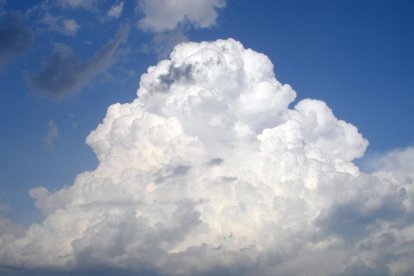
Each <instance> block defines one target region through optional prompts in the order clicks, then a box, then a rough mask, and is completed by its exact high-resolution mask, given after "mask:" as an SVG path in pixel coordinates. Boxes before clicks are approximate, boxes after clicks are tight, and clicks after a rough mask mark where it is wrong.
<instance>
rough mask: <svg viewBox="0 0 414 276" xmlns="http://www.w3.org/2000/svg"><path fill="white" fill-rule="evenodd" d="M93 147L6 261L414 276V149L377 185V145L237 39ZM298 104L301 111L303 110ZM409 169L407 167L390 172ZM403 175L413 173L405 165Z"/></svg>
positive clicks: (150, 82) (214, 46)
mask: <svg viewBox="0 0 414 276" xmlns="http://www.w3.org/2000/svg"><path fill="white" fill-rule="evenodd" d="M137 95H138V97H137V98H136V99H135V100H134V101H133V102H131V103H126V104H114V105H112V106H110V107H109V109H108V112H107V114H106V117H105V119H104V120H103V122H102V123H101V124H100V125H99V126H98V127H97V128H96V130H94V131H93V132H92V133H91V134H90V135H89V136H88V137H87V139H86V141H87V143H88V144H89V145H90V146H91V147H92V149H93V150H94V152H95V153H96V156H97V158H98V160H99V165H98V167H97V168H96V169H95V170H94V171H89V172H84V173H82V174H80V175H78V177H77V178H76V180H75V182H74V184H73V185H72V186H69V187H65V188H62V189H60V190H58V191H55V192H51V191H48V190H47V189H46V188H45V187H38V188H35V189H32V190H31V191H30V195H31V197H33V198H34V199H35V204H36V206H37V208H39V210H41V211H42V213H43V214H44V215H45V219H44V220H43V222H41V223H36V224H32V225H30V226H29V227H28V228H27V229H26V232H25V233H24V234H22V235H17V234H14V233H10V232H7V233H5V234H2V235H0V263H2V264H3V265H6V266H8V267H17V268H25V269H28V270H30V271H36V270H42V271H44V270H53V271H55V272H56V271H62V272H66V271H82V270H83V271H89V270H91V269H94V268H95V269H96V268H105V269H106V268H110V269H111V270H110V271H113V273H114V274H115V273H120V272H124V273H126V272H130V273H134V274H138V275H200V274H201V275H217V274H219V275H305V274H306V275H342V274H348V275H353V274H355V275H361V274H364V275H369V274H375V275H378V274H381V273H382V274H395V275H408V274H413V273H414V265H413V263H412V258H413V251H412V248H413V246H414V235H413V227H414V224H413V222H414V220H413V218H414V204H413V203H414V202H413V199H414V189H413V185H412V183H413V173H412V172H413V171H414V162H409V163H408V164H407V163H406V162H407V160H408V161H410V160H412V158H413V155H414V153H413V152H414V151H413V150H412V149H406V150H404V151H400V152H395V153H393V154H391V155H389V156H386V157H384V158H385V159H384V161H382V163H381V164H384V165H381V166H378V170H377V171H375V172H374V173H372V174H367V173H363V172H361V171H360V170H359V169H358V167H357V166H356V165H355V164H354V163H353V160H355V159H356V158H358V157H361V156H363V154H364V152H365V149H366V147H367V145H368V142H367V141H366V140H365V139H364V138H363V137H362V135H361V134H360V133H359V132H358V130H357V128H356V127H355V126H353V125H352V124H350V123H347V122H345V121H343V120H340V119H338V118H336V117H335V115H334V113H333V112H332V110H331V109H330V108H329V107H328V106H327V105H326V104H325V103H324V102H323V101H319V100H311V99H304V100H301V101H299V102H297V103H294V101H295V98H296V92H295V91H294V90H293V89H292V88H291V87H290V86H289V85H287V84H281V83H280V82H279V81H278V80H277V79H276V78H275V75H274V72H273V65H272V63H271V61H270V60H269V59H268V58H267V57H266V56H265V55H263V54H260V53H257V52H255V51H253V50H251V49H245V48H244V47H243V45H242V44H241V43H239V42H236V41H234V40H232V39H229V40H218V41H215V42H201V43H183V44H180V45H178V46H177V47H176V48H175V49H174V51H173V52H172V54H171V56H170V58H169V59H166V60H162V61H161V62H159V63H158V64H157V65H156V66H152V67H150V68H148V71H147V73H145V74H144V75H143V76H142V77H141V81H140V87H139V89H138V92H137ZM291 105H292V106H291ZM394 162H397V164H400V163H401V164H404V166H401V167H400V166H398V168H395V167H392V166H390V165H389V164H391V163H394ZM398 162H399V163H398Z"/></svg>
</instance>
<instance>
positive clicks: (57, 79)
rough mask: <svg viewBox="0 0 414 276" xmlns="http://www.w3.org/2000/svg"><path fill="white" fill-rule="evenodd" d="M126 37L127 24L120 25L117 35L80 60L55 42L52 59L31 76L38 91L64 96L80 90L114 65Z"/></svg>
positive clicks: (40, 93)
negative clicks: (92, 54)
mask: <svg viewBox="0 0 414 276" xmlns="http://www.w3.org/2000/svg"><path fill="white" fill-rule="evenodd" d="M127 37H128V27H127V26H122V27H120V28H119V30H118V32H117V34H116V36H115V38H114V39H111V40H110V41H109V42H108V43H107V44H105V45H104V46H103V47H102V48H101V49H100V50H99V51H97V53H96V54H95V55H94V56H93V57H92V58H90V59H89V60H81V59H80V58H79V57H78V56H76V55H75V53H74V52H73V50H72V49H71V48H69V47H68V46H66V45H63V44H56V46H55V51H54V53H53V54H52V56H51V58H50V59H49V60H48V61H47V62H45V64H44V65H43V67H42V69H41V71H40V72H39V73H37V74H36V75H35V76H34V77H33V79H32V83H33V85H34V87H35V89H36V90H37V92H38V94H39V95H44V96H49V97H51V98H54V99H62V98H64V97H66V96H69V95H73V94H75V93H77V92H79V90H80V89H81V88H82V87H83V86H84V85H85V84H86V83H87V82H88V81H90V80H91V79H92V78H94V77H95V76H97V75H99V74H100V73H102V72H104V71H105V70H106V69H108V68H109V67H110V66H111V65H113V63H114V62H115V61H116V53H117V50H118V49H119V47H120V46H121V45H122V44H123V43H125V41H126V39H127Z"/></svg>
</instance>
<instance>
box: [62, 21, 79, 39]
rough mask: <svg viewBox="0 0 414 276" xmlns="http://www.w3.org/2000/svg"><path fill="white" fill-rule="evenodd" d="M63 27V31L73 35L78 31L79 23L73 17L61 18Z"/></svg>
mask: <svg viewBox="0 0 414 276" xmlns="http://www.w3.org/2000/svg"><path fill="white" fill-rule="evenodd" d="M63 29H64V31H65V33H67V34H69V35H72V36H73V35H75V34H76V32H77V31H78V29H79V25H78V23H76V21H75V20H73V19H64V20H63Z"/></svg>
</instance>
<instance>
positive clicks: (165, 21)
mask: <svg viewBox="0 0 414 276" xmlns="http://www.w3.org/2000/svg"><path fill="white" fill-rule="evenodd" d="M225 5H226V1H225V0H209V1H205V0H141V1H140V2H139V9H140V10H141V11H142V13H143V14H144V18H142V19H141V20H140V21H139V22H138V26H139V27H140V28H141V29H143V30H146V31H151V32H163V31H171V30H173V29H175V28H176V27H177V26H178V25H179V24H191V25H192V26H194V27H196V28H208V27H211V26H213V25H214V24H215V23H216V18H217V9H220V8H223V7H225Z"/></svg>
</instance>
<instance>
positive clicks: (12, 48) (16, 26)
mask: <svg viewBox="0 0 414 276" xmlns="http://www.w3.org/2000/svg"><path fill="white" fill-rule="evenodd" d="M31 39H32V32H31V30H30V29H29V28H27V27H25V26H24V25H23V24H22V22H21V19H20V16H19V15H17V14H15V15H12V16H10V17H9V18H6V19H5V20H4V21H3V22H2V23H1V25H0V67H3V66H5V65H6V64H7V63H9V62H10V61H11V60H12V59H14V58H15V57H16V56H18V55H20V54H21V53H23V52H24V51H25V50H26V49H27V47H28V46H29V44H30V42H31Z"/></svg>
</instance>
